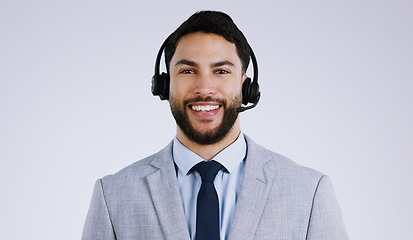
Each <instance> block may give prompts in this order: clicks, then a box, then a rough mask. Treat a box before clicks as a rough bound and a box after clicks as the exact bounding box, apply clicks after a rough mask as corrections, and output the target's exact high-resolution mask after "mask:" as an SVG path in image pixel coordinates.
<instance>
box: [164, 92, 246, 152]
mask: <svg viewBox="0 0 413 240" xmlns="http://www.w3.org/2000/svg"><path fill="white" fill-rule="evenodd" d="M209 101H212V102H218V103H219V104H220V105H221V107H222V108H223V109H224V115H223V117H222V122H221V124H220V125H219V126H218V127H216V128H214V129H211V130H208V131H206V132H203V133H202V132H200V131H198V130H197V129H195V128H194V127H193V126H192V124H191V122H190V121H189V117H188V112H187V109H186V108H187V105H188V103H190V102H209ZM169 102H170V107H171V112H172V115H173V116H174V118H175V121H176V124H177V125H178V126H179V128H180V129H181V130H182V132H183V133H184V134H185V135H186V136H187V137H188V138H189V139H190V140H191V141H193V142H195V143H198V144H200V145H211V144H214V143H217V142H219V141H221V140H222V139H223V138H224V137H225V136H227V135H228V133H229V131H230V130H231V128H232V127H233V126H234V123H235V121H236V120H237V118H238V112H237V108H239V107H240V106H241V95H239V96H237V97H235V98H234V99H233V100H232V101H231V102H227V101H226V100H222V99H215V98H212V97H201V96H199V97H196V98H193V99H188V100H185V101H184V102H183V105H182V106H181V105H180V104H179V103H178V100H177V99H176V98H175V97H174V96H172V95H171V96H170V100H169Z"/></svg>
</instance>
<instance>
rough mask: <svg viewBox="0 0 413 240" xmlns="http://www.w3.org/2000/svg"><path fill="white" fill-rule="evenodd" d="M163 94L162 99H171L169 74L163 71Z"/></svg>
mask: <svg viewBox="0 0 413 240" xmlns="http://www.w3.org/2000/svg"><path fill="white" fill-rule="evenodd" d="M161 76H162V86H163V87H162V95H160V96H159V97H160V98H161V100H168V99H169V74H167V73H164V72H163V73H162V74H161Z"/></svg>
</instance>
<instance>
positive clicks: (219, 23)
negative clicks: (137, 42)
mask: <svg viewBox="0 0 413 240" xmlns="http://www.w3.org/2000/svg"><path fill="white" fill-rule="evenodd" d="M197 32H204V33H214V34H217V35H221V36H222V37H224V38H225V39H226V40H227V41H228V42H231V43H234V44H235V47H236V48H237V54H238V57H239V58H240V59H241V64H242V71H243V74H244V73H245V71H246V70H247V68H248V64H249V60H250V46H249V45H248V42H247V39H246V38H245V36H244V34H243V33H242V32H241V31H240V30H239V29H238V27H237V26H236V25H235V23H234V22H233V21H232V19H231V17H230V16H228V15H227V14H226V13H223V12H217V11H200V12H196V13H195V14H193V15H192V16H191V17H189V18H188V20H186V21H185V22H183V23H182V24H181V26H179V27H178V28H177V29H176V30H175V32H173V33H172V34H171V35H170V36H169V40H168V43H167V45H166V47H165V63H166V67H167V69H168V72H169V63H170V62H171V59H172V57H173V55H174V53H175V50H176V47H177V45H178V41H179V39H181V37H183V36H185V35H187V34H190V33H197Z"/></svg>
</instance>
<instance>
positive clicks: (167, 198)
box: [147, 143, 189, 239]
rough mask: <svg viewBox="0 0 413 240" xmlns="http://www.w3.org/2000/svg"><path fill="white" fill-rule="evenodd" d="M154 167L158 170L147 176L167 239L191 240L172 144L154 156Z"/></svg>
mask: <svg viewBox="0 0 413 240" xmlns="http://www.w3.org/2000/svg"><path fill="white" fill-rule="evenodd" d="M152 166H154V167H155V168H157V169H158V170H157V171H155V172H154V173H152V174H151V175H148V176H147V182H148V185H149V190H150V192H151V197H152V201H153V204H154V206H155V210H156V213H157V215H158V219H159V222H160V224H161V228H162V230H163V232H164V235H165V238H166V239H189V232H188V227H187V223H186V220H185V214H184V211H183V207H182V200H181V197H180V195H179V187H178V183H177V179H176V173H175V167H174V162H173V159H172V143H171V144H169V145H168V146H167V147H166V148H164V149H163V150H161V151H160V152H158V153H157V154H156V155H155V156H154V159H153V161H152Z"/></svg>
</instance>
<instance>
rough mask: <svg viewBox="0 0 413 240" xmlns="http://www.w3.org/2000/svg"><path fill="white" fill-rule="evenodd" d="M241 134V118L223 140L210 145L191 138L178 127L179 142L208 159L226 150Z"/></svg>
mask: <svg viewBox="0 0 413 240" xmlns="http://www.w3.org/2000/svg"><path fill="white" fill-rule="evenodd" d="M239 134H240V124H239V119H237V120H236V122H235V123H234V126H233V127H232V128H231V130H230V131H229V132H228V134H227V135H226V136H225V137H224V138H223V139H222V140H221V141H219V142H217V143H214V144H210V145H202V144H198V143H196V142H194V141H192V140H190V139H189V138H188V137H187V136H186V135H185V134H184V133H183V132H182V130H181V129H180V128H179V127H177V138H178V140H179V142H181V143H182V144H183V145H184V146H185V147H187V148H188V149H189V150H191V151H192V152H194V153H196V154H197V155H198V156H200V157H202V158H203V159H205V160H208V161H209V160H211V159H212V158H213V157H215V156H216V155H217V154H218V153H219V152H221V151H222V150H224V149H225V148H226V147H228V146H229V145H231V144H232V143H233V142H235V140H237V138H238V136H239Z"/></svg>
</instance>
